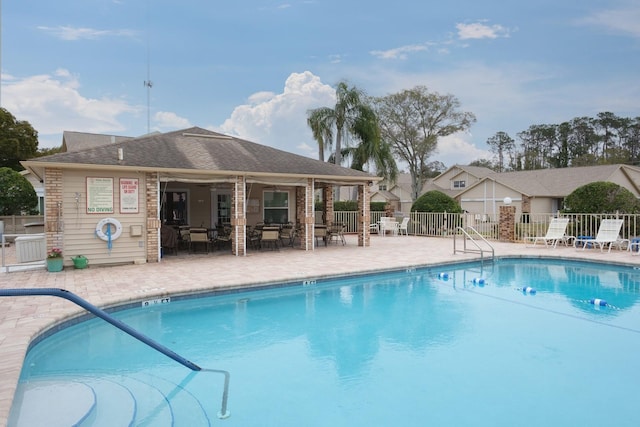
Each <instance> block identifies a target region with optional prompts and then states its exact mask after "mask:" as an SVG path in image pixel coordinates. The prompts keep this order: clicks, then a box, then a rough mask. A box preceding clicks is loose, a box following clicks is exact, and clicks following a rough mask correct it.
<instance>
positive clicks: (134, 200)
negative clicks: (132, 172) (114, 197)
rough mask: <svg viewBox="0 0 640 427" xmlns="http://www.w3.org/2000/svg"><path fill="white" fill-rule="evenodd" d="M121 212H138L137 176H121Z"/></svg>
mask: <svg viewBox="0 0 640 427" xmlns="http://www.w3.org/2000/svg"><path fill="white" fill-rule="evenodd" d="M120 213H123V214H124V213H138V179H137V178H120Z"/></svg>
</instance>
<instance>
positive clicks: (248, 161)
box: [23, 127, 379, 182]
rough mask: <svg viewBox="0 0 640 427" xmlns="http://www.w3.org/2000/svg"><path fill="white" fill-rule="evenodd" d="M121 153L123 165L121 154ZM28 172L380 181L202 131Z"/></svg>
mask: <svg viewBox="0 0 640 427" xmlns="http://www.w3.org/2000/svg"><path fill="white" fill-rule="evenodd" d="M119 149H122V151H121V152H122V160H119V159H118V151H119ZM23 164H24V165H25V166H26V167H29V168H30V169H38V168H43V167H46V166H53V165H56V166H55V167H73V168H78V167H86V168H89V169H90V168H91V167H102V169H104V167H108V166H113V167H114V169H120V168H135V169H136V170H141V171H160V172H166V173H169V172H171V171H181V172H193V173H198V174H207V175H223V174H226V175H246V174H260V175H281V176H284V175H288V176H297V177H301V176H305V177H316V178H317V177H325V178H334V179H338V180H340V179H343V180H345V181H348V182H352V181H353V182H355V181H359V182H362V181H363V180H365V181H367V180H368V181H377V180H379V178H377V177H375V176H373V175H371V174H368V173H365V172H361V171H357V170H354V169H349V168H344V167H341V166H337V165H334V164H332V163H325V162H321V161H319V160H315V159H311V158H308V157H304V156H300V155H297V154H292V153H289V152H286V151H282V150H278V149H275V148H272V147H268V146H265V145H260V144H256V143H254V142H250V141H246V140H243V139H240V138H235V137H231V136H227V135H223V134H220V133H216V132H212V131H209V130H206V129H202V128H199V127H192V128H189V129H184V130H179V131H174V132H167V133H158V134H150V135H145V136H141V137H138V138H131V139H125V140H122V141H120V142H114V143H111V144H107V145H101V146H97V147H95V148H89V149H84V150H80V151H68V152H64V153H58V154H54V155H51V156H46V157H40V158H36V159H32V160H28V161H26V162H24V163H23Z"/></svg>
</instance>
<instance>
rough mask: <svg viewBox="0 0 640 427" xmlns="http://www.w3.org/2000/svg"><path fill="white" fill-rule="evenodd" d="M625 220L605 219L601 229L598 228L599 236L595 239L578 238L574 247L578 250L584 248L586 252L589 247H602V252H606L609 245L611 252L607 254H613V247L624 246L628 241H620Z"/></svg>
mask: <svg viewBox="0 0 640 427" xmlns="http://www.w3.org/2000/svg"><path fill="white" fill-rule="evenodd" d="M623 223H624V220H622V219H603V220H602V222H601V223H600V228H598V235H597V236H596V238H595V239H593V238H577V239H576V240H575V241H574V243H573V246H574V247H576V248H578V247H582V250H585V249H586V248H587V247H591V246H592V245H593V247H598V246H599V247H600V252H602V251H603V250H604V247H605V245H609V250H608V251H607V252H611V247H612V246H613V245H620V246H621V245H622V244H623V243H624V242H625V241H627V242H628V240H626V239H620V237H619V236H620V229H621V228H622V224H623Z"/></svg>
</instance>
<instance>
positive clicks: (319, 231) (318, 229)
mask: <svg viewBox="0 0 640 427" xmlns="http://www.w3.org/2000/svg"><path fill="white" fill-rule="evenodd" d="M313 234H314V235H315V237H316V246H318V239H322V240H324V245H325V246H327V238H328V237H329V232H328V230H327V226H326V225H316V226H315V229H314V233H313Z"/></svg>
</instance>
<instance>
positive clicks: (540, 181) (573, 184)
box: [462, 164, 640, 198]
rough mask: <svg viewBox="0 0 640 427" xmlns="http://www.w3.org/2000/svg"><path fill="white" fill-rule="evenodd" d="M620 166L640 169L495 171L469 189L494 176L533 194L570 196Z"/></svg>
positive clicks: (510, 185)
mask: <svg viewBox="0 0 640 427" xmlns="http://www.w3.org/2000/svg"><path fill="white" fill-rule="evenodd" d="M620 169H623V170H624V169H629V170H633V171H634V173H640V168H637V167H635V166H629V165H619V164H617V165H599V166H583V167H571V168H558V169H537V170H529V171H517V172H503V173H497V172H494V173H492V174H490V175H487V176H486V177H484V178H483V179H481V180H480V181H479V182H477V183H475V184H474V185H472V186H470V187H468V188H466V189H465V191H463V192H462V193H464V192H466V191H469V190H470V189H471V188H473V187H475V186H476V185H480V183H481V182H483V181H484V180H487V179H490V180H493V181H495V182H498V183H500V184H502V185H504V186H506V187H509V188H511V189H513V190H515V191H518V192H520V193H522V194H525V195H527V196H530V197H557V198H559V197H566V196H567V195H569V194H571V193H572V192H573V191H574V190H575V189H576V188H578V187H581V186H583V185H586V184H589V183H592V182H596V181H609V180H611V178H612V177H613V175H614V174H615V173H616V172H618V171H619V170H620Z"/></svg>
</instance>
